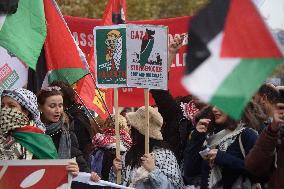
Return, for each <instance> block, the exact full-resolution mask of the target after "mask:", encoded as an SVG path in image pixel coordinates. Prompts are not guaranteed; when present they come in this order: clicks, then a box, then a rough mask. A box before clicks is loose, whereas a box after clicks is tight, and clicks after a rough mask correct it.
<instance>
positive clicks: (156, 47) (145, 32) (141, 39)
mask: <svg viewBox="0 0 284 189" xmlns="http://www.w3.org/2000/svg"><path fill="white" fill-rule="evenodd" d="M94 41H95V42H94V44H95V48H94V50H95V52H94V53H95V54H96V56H95V58H96V60H95V61H96V82H97V85H98V86H99V87H101V88H112V87H137V88H149V89H164V90H166V89H167V88H168V83H167V82H168V78H167V77H168V69H167V68H168V28H167V27H166V26H157V25H135V24H122V25H115V26H97V27H95V28H94Z"/></svg>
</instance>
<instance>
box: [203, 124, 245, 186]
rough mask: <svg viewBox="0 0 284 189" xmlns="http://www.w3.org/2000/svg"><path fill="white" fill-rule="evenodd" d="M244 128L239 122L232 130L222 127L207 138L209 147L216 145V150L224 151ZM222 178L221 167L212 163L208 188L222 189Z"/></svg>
mask: <svg viewBox="0 0 284 189" xmlns="http://www.w3.org/2000/svg"><path fill="white" fill-rule="evenodd" d="M244 129H245V127H244V124H243V123H240V124H239V125H238V127H237V128H236V129H235V130H234V131H229V130H227V129H224V130H222V131H220V132H219V133H217V134H215V135H213V136H212V138H211V139H209V140H207V141H208V145H209V146H210V147H212V148H213V147H216V146H218V150H221V151H224V152H226V151H227V149H228V147H229V146H230V145H231V144H232V143H233V142H234V141H235V140H236V138H237V136H238V135H239V134H240V133H241V132H242V131H243V130H244ZM221 180H222V171H221V167H220V166H218V165H214V167H213V168H212V169H211V171H210V173H209V179H208V188H209V189H222V188H223V186H219V183H220V181H221Z"/></svg>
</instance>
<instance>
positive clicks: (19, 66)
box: [0, 47, 28, 93]
mask: <svg viewBox="0 0 284 189" xmlns="http://www.w3.org/2000/svg"><path fill="white" fill-rule="evenodd" d="M0 57H1V60H0V93H2V91H3V90H4V89H15V88H20V87H23V86H24V85H26V84H27V80H28V67H27V66H26V65H25V64H24V63H22V62H21V61H20V60H19V59H18V58H17V57H16V56H15V55H13V54H11V53H9V52H8V51H7V50H6V49H4V48H3V47H0Z"/></svg>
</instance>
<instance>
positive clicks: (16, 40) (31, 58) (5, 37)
mask: <svg viewBox="0 0 284 189" xmlns="http://www.w3.org/2000/svg"><path fill="white" fill-rule="evenodd" d="M45 37H46V25H45V14H44V6H43V1H42V0H40V1H31V0H20V1H19V4H18V9H17V12H16V13H15V14H11V15H8V16H7V17H6V19H5V22H4V24H3V26H2V28H1V30H0V46H2V47H4V48H6V49H7V50H9V51H10V52H12V53H13V54H15V55H16V56H17V57H18V58H19V59H21V60H22V61H24V62H25V63H26V64H27V65H29V66H30V67H31V68H33V69H35V67H36V63H37V60H38V57H39V55H40V52H41V49H42V47H43V43H44V41H45Z"/></svg>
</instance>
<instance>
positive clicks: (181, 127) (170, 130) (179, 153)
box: [150, 89, 193, 163]
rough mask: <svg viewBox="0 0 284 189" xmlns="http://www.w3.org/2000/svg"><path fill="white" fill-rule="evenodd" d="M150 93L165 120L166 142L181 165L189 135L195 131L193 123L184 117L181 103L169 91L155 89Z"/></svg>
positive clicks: (164, 136)
mask: <svg viewBox="0 0 284 189" xmlns="http://www.w3.org/2000/svg"><path fill="white" fill-rule="evenodd" d="M150 93H151V94H152V97H153V98H154V100H155V103H156V105H157V107H158V109H159V112H160V114H161V115H162V117H163V120H164V125H163V127H162V135H163V138H164V141H166V142H167V143H169V144H170V146H171V150H172V151H173V152H174V153H175V155H176V157H177V160H178V162H179V163H180V162H181V160H182V159H183V151H184V148H185V146H186V142H187V138H188V135H189V133H190V131H191V130H192V129H193V126H192V123H191V121H189V120H188V119H186V118H185V117H184V116H183V113H182V110H181V107H180V103H179V102H177V101H175V100H174V98H173V97H172V96H171V94H170V93H169V91H164V90H156V89H155V90H150Z"/></svg>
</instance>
